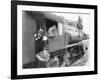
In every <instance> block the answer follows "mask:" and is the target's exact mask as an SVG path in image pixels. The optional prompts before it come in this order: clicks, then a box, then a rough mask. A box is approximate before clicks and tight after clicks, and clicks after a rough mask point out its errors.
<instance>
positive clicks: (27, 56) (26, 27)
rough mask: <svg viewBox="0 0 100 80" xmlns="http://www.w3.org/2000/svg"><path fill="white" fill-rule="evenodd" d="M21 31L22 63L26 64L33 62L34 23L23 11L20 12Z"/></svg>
mask: <svg viewBox="0 0 100 80" xmlns="http://www.w3.org/2000/svg"><path fill="white" fill-rule="evenodd" d="M22 30H23V31H22V63H23V64H26V63H28V62H31V61H33V60H34V54H35V42H34V38H33V33H34V32H35V30H36V22H35V20H34V19H33V18H32V17H31V16H30V15H29V14H27V13H26V12H25V11H23V12H22Z"/></svg>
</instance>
